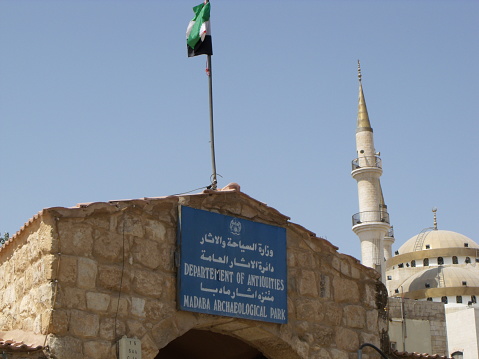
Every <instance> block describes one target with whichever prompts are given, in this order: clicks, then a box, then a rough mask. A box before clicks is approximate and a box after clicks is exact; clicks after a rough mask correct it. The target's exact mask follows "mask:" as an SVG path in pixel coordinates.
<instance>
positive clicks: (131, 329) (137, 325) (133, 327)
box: [126, 319, 147, 338]
mask: <svg viewBox="0 0 479 359" xmlns="http://www.w3.org/2000/svg"><path fill="white" fill-rule="evenodd" d="M126 328H127V336H128V337H129V338H132V337H136V338H141V337H143V336H144V335H145V334H146V333H147V330H146V328H145V327H144V325H143V322H142V321H138V320H133V319H131V320H127V321H126Z"/></svg>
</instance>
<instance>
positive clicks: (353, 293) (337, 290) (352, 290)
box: [333, 277, 359, 303]
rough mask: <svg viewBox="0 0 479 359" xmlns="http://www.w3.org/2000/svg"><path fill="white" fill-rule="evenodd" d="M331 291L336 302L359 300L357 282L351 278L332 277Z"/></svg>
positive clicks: (354, 301)
mask: <svg viewBox="0 0 479 359" xmlns="http://www.w3.org/2000/svg"><path fill="white" fill-rule="evenodd" d="M333 292H334V300H335V301H336V302H349V303H357V302H359V288H358V284H357V283H356V282H355V281H353V280H350V279H344V278H341V277H335V278H334V279H333Z"/></svg>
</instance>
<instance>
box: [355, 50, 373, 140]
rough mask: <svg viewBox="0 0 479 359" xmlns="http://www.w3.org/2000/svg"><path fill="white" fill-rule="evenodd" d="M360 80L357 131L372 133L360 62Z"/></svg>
mask: <svg viewBox="0 0 479 359" xmlns="http://www.w3.org/2000/svg"><path fill="white" fill-rule="evenodd" d="M358 80H359V101H358V124H357V131H372V130H373V129H372V128H371V123H370V122H369V115H368V108H367V107H366V100H365V99H364V93H363V84H362V81H361V80H362V75H361V63H360V62H359V60H358Z"/></svg>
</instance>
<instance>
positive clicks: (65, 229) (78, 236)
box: [58, 221, 93, 257]
mask: <svg viewBox="0 0 479 359" xmlns="http://www.w3.org/2000/svg"><path fill="white" fill-rule="evenodd" d="M58 233H59V241H60V248H61V250H62V254H71V255H77V256H82V257H90V256H91V254H92V248H93V237H92V228H91V226H89V225H88V224H87V223H75V222H74V221H59V223H58Z"/></svg>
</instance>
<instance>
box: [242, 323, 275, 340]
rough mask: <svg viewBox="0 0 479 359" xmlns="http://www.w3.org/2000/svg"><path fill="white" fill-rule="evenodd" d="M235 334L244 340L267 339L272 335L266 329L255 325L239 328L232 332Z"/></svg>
mask: <svg viewBox="0 0 479 359" xmlns="http://www.w3.org/2000/svg"><path fill="white" fill-rule="evenodd" d="M234 335H235V336H238V337H240V338H242V339H244V340H245V341H246V342H254V341H255V340H261V339H267V338H271V337H273V335H272V334H271V333H269V332H267V331H266V330H263V329H261V328H257V327H249V328H244V329H239V330H236V331H235V332H234Z"/></svg>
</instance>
